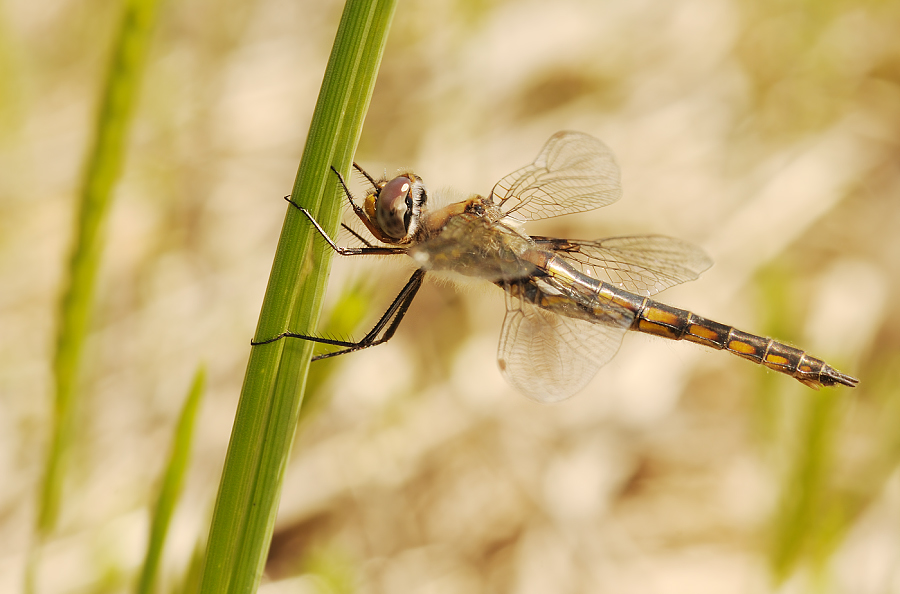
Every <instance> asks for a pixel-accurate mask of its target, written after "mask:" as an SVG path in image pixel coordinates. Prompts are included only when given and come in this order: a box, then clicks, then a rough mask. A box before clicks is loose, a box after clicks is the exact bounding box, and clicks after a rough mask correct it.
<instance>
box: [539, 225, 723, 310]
mask: <svg viewBox="0 0 900 594" xmlns="http://www.w3.org/2000/svg"><path fill="white" fill-rule="evenodd" d="M534 240H535V244H536V245H537V246H538V247H542V248H544V249H548V250H551V251H553V252H554V253H555V254H556V255H558V256H560V257H561V258H563V259H564V260H565V261H566V262H568V263H569V264H571V265H573V266H574V267H575V268H577V269H578V270H580V271H581V272H583V273H584V274H587V275H588V276H590V277H592V278H595V279H597V280H600V281H604V282H608V283H610V284H612V285H614V286H616V287H619V288H621V289H625V290H626V291H631V292H632V293H637V294H639V295H644V296H650V295H655V294H656V293H659V292H660V291H662V290H664V289H668V288H669V287H673V286H675V285H678V284H681V283H683V282H687V281H692V280H695V279H697V277H699V276H700V274H701V273H702V272H703V271H705V270H706V269H707V268H709V267H710V266H712V260H711V259H710V258H709V256H707V255H706V253H705V252H704V251H703V250H701V249H700V248H698V247H696V246H694V245H692V244H690V243H687V242H685V241H681V240H679V239H673V238H671V237H664V236H662V235H643V236H633V237H610V238H607V239H601V240H598V241H567V240H564V239H554V238H549V237H535V238H534Z"/></svg>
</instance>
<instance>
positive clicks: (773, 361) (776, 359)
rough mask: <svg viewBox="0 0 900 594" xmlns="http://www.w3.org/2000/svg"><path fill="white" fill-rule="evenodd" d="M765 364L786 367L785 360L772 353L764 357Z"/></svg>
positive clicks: (786, 362)
mask: <svg viewBox="0 0 900 594" xmlns="http://www.w3.org/2000/svg"><path fill="white" fill-rule="evenodd" d="M766 362H767V363H771V364H773V365H787V364H788V360H787V358H785V357H782V356H781V355H775V354H772V353H770V354H768V355H766Z"/></svg>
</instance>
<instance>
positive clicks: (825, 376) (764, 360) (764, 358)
mask: <svg viewBox="0 0 900 594" xmlns="http://www.w3.org/2000/svg"><path fill="white" fill-rule="evenodd" d="M631 329H632V330H636V331H638V332H645V333H647V334H654V335H656V336H662V337H663V338H669V339H672V340H688V341H690V342H696V343H698V344H702V345H706V346H708V347H711V348H714V349H718V350H727V351H728V352H730V353H734V354H735V355H737V356H739V357H743V358H744V359H747V360H749V361H753V362H754V363H760V364H762V365H765V366H766V367H768V368H769V369H773V370H775V371H778V372H780V373H784V374H787V375H789V376H791V377H793V378H795V379H797V380H799V381H801V382H802V383H804V384H806V385H807V386H809V387H811V388H818V387H819V386H833V385H836V384H841V385H844V386H850V387H853V386H855V385H856V384H857V382H858V380H857V379H856V378H853V377H850V376H849V375H846V374H843V373H841V372H840V371H838V370H836V369H834V368H833V367H831V366H830V365H828V364H827V363H825V361H822V360H821V359H817V358H815V357H813V356H811V355H809V354H807V353H806V352H805V351H802V350H800V349H797V348H794V347H791V346H788V345H786V344H784V343H781V342H778V341H777V340H773V339H771V338H764V337H762V336H757V335H755V334H749V333H747V332H742V331H740V330H737V329H735V328H734V327H732V326H726V325H725V324H720V323H719V322H714V321H712V320H708V319H706V318H703V317H700V316H698V315H696V314H693V313H691V312H689V311H686V310H683V309H678V308H675V307H671V306H669V305H666V304H664V303H659V302H658V301H653V300H652V299H649V298H644V300H643V301H642V303H641V306H640V309H639V310H638V313H637V316H635V319H634V323H633V324H632V327H631Z"/></svg>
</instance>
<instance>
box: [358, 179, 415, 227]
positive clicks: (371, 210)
mask: <svg viewBox="0 0 900 594" xmlns="http://www.w3.org/2000/svg"><path fill="white" fill-rule="evenodd" d="M427 201H428V194H427V193H426V191H425V184H424V183H423V182H422V178H420V177H418V176H417V175H416V174H414V173H404V174H402V175H398V176H397V177H395V178H394V179H392V180H389V181H386V182H382V183H378V184H376V186H375V191H374V192H372V193H371V194H369V195H368V196H366V200H365V211H366V216H368V217H369V220H370V221H371V222H372V224H373V225H374V226H375V227H376V228H377V229H378V230H379V231H381V234H382V235H383V237H379V239H381V240H382V241H386V242H387V243H404V242H408V241H410V240H411V239H412V238H413V237H414V236H415V234H416V231H417V230H418V227H419V220H420V216H421V214H422V211H423V210H424V208H425V205H426V203H427Z"/></svg>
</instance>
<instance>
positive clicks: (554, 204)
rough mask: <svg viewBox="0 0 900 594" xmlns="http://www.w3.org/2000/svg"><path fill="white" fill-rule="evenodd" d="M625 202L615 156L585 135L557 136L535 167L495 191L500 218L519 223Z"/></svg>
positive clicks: (503, 182)
mask: <svg viewBox="0 0 900 594" xmlns="http://www.w3.org/2000/svg"><path fill="white" fill-rule="evenodd" d="M621 196H622V184H621V182H620V181H619V166H618V164H616V160H615V158H614V157H613V154H612V151H611V150H610V149H609V147H608V146H606V145H605V144H603V143H602V142H600V141H599V140H597V139H596V138H594V137H593V136H589V135H587V134H583V133H581V132H557V133H556V134H554V135H553V136H551V137H550V140H548V141H547V144H545V145H544V148H543V149H541V152H540V154H539V155H538V156H537V159H535V160H534V163H532V164H531V165H527V166H525V167H523V168H521V169H519V170H517V171H514V172H512V173H510V174H509V175H507V176H506V177H504V178H503V179H501V180H500V181H498V182H497V184H496V185H495V186H494V189H493V190H492V191H491V199H492V201H493V202H494V204H495V205H496V206H498V207H499V212H500V214H501V215H502V216H512V217H513V218H515V219H517V220H519V221H534V220H537V219H546V218H550V217H557V216H560V215H565V214H571V213H573V212H584V211H586V210H593V209H595V208H600V207H601V206H606V205H608V204H612V203H613V202H615V201H616V200H618V199H619V198H620V197H621Z"/></svg>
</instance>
